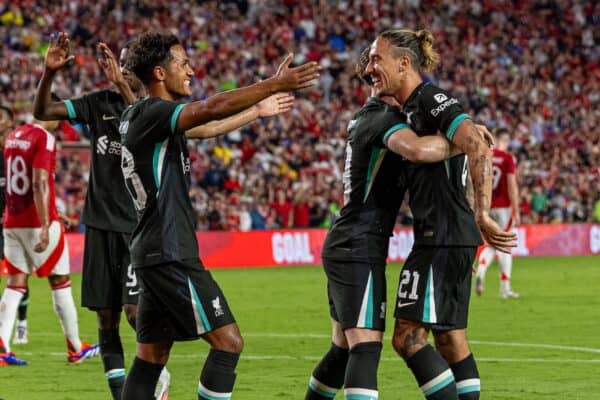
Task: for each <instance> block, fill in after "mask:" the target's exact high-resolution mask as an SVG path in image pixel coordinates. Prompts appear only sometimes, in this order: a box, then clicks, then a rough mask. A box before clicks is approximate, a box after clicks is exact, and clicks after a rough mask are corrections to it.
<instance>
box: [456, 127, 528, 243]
mask: <svg viewBox="0 0 600 400" xmlns="http://www.w3.org/2000/svg"><path fill="white" fill-rule="evenodd" d="M452 141H453V142H454V144H455V145H456V146H457V147H458V148H459V149H461V150H462V151H463V152H464V153H465V154H466V155H467V156H468V157H469V171H470V172H471V174H472V175H471V179H472V181H473V191H474V199H475V201H474V205H475V217H476V219H477V224H478V225H479V228H480V229H481V233H482V234H483V236H484V237H485V239H486V240H487V242H488V243H489V244H490V245H492V246H494V247H495V248H496V249H498V250H500V251H503V252H506V253H508V252H510V248H511V247H514V246H515V245H516V244H515V243H514V240H515V235H514V234H513V233H510V232H505V231H503V230H502V229H501V228H500V227H499V226H498V224H496V223H495V222H494V221H493V220H492V219H491V218H490V216H489V211H490V205H491V201H492V151H491V150H490V148H489V146H488V145H487V144H486V142H485V141H484V140H483V139H482V137H481V135H480V134H479V133H478V132H477V128H476V127H475V125H474V124H473V122H472V121H471V120H470V119H465V120H464V121H462V122H461V124H460V125H459V126H458V128H457V129H456V132H455V134H454V136H453V138H452Z"/></svg>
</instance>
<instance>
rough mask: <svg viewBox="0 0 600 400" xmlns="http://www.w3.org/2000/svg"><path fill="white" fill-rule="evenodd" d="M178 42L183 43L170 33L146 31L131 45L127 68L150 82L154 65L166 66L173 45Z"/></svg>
mask: <svg viewBox="0 0 600 400" xmlns="http://www.w3.org/2000/svg"><path fill="white" fill-rule="evenodd" d="M178 44H181V43H180V42H179V39H177V37H176V36H175V35H172V34H170V33H160V32H148V33H144V34H143V35H141V36H140V37H139V38H137V39H136V40H135V41H134V42H133V43H132V44H131V45H130V46H129V49H128V51H127V60H126V65H127V68H128V69H129V70H130V71H133V73H134V74H135V75H136V76H137V77H138V78H140V80H141V81H142V82H143V83H144V84H148V83H149V82H150V81H151V79H152V70H153V69H154V67H156V66H165V65H166V63H168V62H169V61H170V60H171V58H172V56H171V47H173V46H175V45H178Z"/></svg>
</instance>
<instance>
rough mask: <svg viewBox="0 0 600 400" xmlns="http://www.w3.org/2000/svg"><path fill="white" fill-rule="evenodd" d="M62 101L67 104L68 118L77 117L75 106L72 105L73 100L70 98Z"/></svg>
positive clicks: (73, 118)
mask: <svg viewBox="0 0 600 400" xmlns="http://www.w3.org/2000/svg"><path fill="white" fill-rule="evenodd" d="M63 103H65V106H67V114H69V119H70V120H75V119H77V113H76V112H75V107H73V102H72V101H71V100H65V101H63Z"/></svg>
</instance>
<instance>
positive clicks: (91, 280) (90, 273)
mask: <svg viewBox="0 0 600 400" xmlns="http://www.w3.org/2000/svg"><path fill="white" fill-rule="evenodd" d="M139 292H140V286H139V283H138V280H137V277H136V274H135V271H134V269H133V268H132V267H131V263H130V258H129V235H128V234H126V233H121V232H112V231H105V230H103V229H96V228H92V227H90V226H88V227H86V231H85V248H84V252H83V275H82V283H81V303H82V305H83V306H84V307H87V308H89V309H90V310H103V309H113V310H114V309H120V308H121V306H122V305H123V304H137V302H138V296H139Z"/></svg>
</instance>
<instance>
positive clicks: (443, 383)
mask: <svg viewBox="0 0 600 400" xmlns="http://www.w3.org/2000/svg"><path fill="white" fill-rule="evenodd" d="M452 382H454V375H452V374H450V375H449V376H448V377H447V378H446V379H444V380H443V381H441V382H440V383H438V384H437V385H434V386H432V387H430V388H429V389H427V390H424V391H423V395H424V396H425V397H427V396H429V395H431V394H433V393H435V392H438V391H440V390H442V389H443V388H445V387H446V386H448V385H449V384H451V383H452Z"/></svg>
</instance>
